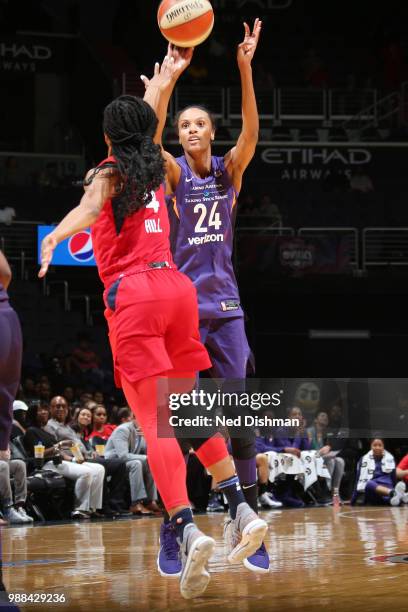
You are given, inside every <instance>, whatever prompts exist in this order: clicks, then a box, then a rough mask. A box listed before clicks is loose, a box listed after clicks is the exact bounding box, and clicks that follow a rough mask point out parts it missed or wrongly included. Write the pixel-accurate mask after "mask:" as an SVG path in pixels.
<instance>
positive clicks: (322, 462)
mask: <svg viewBox="0 0 408 612" xmlns="http://www.w3.org/2000/svg"><path fill="white" fill-rule="evenodd" d="M70 358H71V359H72V360H73V362H74V363H75V365H76V368H77V369H76V370H75V375H74V376H73V374H72V371H71V370H70V373H69V374H68V378H64V376H61V373H60V375H59V376H57V377H56V378H55V377H54V378H53V374H52V373H51V374H46V373H45V370H44V371H41V372H37V374H36V376H35V377H30V376H26V377H25V378H23V380H22V385H21V388H20V392H19V395H18V399H17V400H16V401H15V402H14V410H13V417H14V420H13V428H12V433H11V440H10V447H9V460H3V461H0V502H1V505H0V509H1V514H0V520H1V521H2V522H3V523H5V522H9V523H12V524H16V523H27V524H30V523H33V520H52V519H65V520H66V519H69V518H71V519H74V520H89V519H91V518H102V517H115V518H117V517H131V516H133V515H155V516H159V515H160V514H162V512H163V506H162V505H161V500H160V498H159V497H158V494H157V490H156V487H155V483H154V481H153V479H152V476H151V473H150V470H149V465H148V462H147V458H146V442H145V440H144V437H143V435H142V433H141V431H140V429H139V427H138V424H137V422H136V421H135V419H134V417H133V415H132V413H131V411H130V409H129V408H128V407H127V406H126V404H125V401H124V398H123V396H122V397H119V399H118V400H117V398H115V397H114V396H113V395H110V394H109V393H105V392H104V391H103V380H104V372H103V371H99V368H98V357H97V355H96V353H95V352H94V351H93V350H92V348H91V346H90V344H89V341H88V340H87V339H86V338H83V337H81V341H80V342H79V344H78V346H77V347H76V348H75V349H74V350H73V351H72V354H71V355H70V356H68V357H67V358H66V362H67V363H68V361H69V359H70ZM62 369H63V373H64V375H65V376H67V372H66V369H65V368H62ZM68 369H69V368H68ZM75 376H78V378H75ZM68 382H71V384H67V383H68ZM300 405H302V402H301V401H300V404H299V403H296V402H295V403H294V404H292V405H291V406H290V408H289V410H288V411H287V414H285V416H287V417H289V418H290V419H292V423H293V425H292V426H291V427H286V426H285V427H283V426H281V427H275V426H269V425H268V424H267V425H265V426H264V427H261V428H259V429H258V430H257V437H256V448H257V470H258V485H259V507H260V508H262V509H279V508H303V507H305V506H322V505H323V506H329V505H332V504H333V503H336V504H339V505H340V504H342V503H351V504H355V505H365V504H387V505H391V506H397V505H400V504H404V503H408V493H407V491H406V483H408V452H407V451H408V448H406V446H404V444H403V443H402V444H395V443H394V442H395V440H394V441H390V440H387V439H385V440H383V439H381V438H380V437H378V438H375V439H372V440H367V439H356V438H353V437H350V435H349V434H348V433H347V430H346V429H345V428H344V423H343V420H344V419H343V416H344V415H343V406H342V403H341V401H340V400H339V399H337V400H336V401H332V402H331V404H330V406H329V407H327V408H325V407H323V406H322V407H320V405H319V402H315V403H314V406H313V412H311V410H310V409H308V410H304V409H302V408H301V407H300ZM397 413H398V414H397ZM407 415H408V400H407V399H406V398H405V396H403V395H401V394H400V395H399V396H398V406H397V411H396V413H395V414H394V417H395V429H398V428H400V427H402V426H403V424H404V419H405V420H406V418H407ZM261 416H263V417H269V419H273V418H275V416H279V417H281V416H282V410H280V412H279V414H276V415H275V413H274V412H272V411H271V410H270V409H268V410H267V411H265V412H264V413H262V415H261ZM267 422H268V421H267ZM269 422H270V421H269ZM269 422H268V423H269ZM226 435H227V434H226ZM187 465H188V470H187V472H188V479H187V485H188V491H189V495H190V499H191V502H192V504H193V507H194V508H195V509H196V511H207V512H223V511H225V510H226V502H225V499H224V498H223V496H222V495H221V494H220V493H219V491H217V489H216V486H215V484H214V482H213V481H212V479H211V477H210V476H209V475H208V473H207V472H206V470H205V469H204V468H203V467H202V466H201V464H200V463H199V462H198V460H197V458H196V457H195V455H194V453H193V452H192V451H191V452H190V454H189V456H188V463H187Z"/></svg>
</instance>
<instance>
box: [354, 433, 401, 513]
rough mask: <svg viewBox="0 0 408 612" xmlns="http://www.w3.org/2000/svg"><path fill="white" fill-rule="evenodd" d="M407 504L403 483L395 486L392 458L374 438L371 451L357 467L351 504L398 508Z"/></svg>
mask: <svg viewBox="0 0 408 612" xmlns="http://www.w3.org/2000/svg"><path fill="white" fill-rule="evenodd" d="M401 501H402V502H403V503H408V494H407V493H406V488H405V483H404V482H398V483H397V484H396V469H395V460H394V457H393V456H392V455H391V453H389V452H388V451H387V450H385V448H384V442H383V440H381V439H380V438H375V439H374V440H372V442H371V450H370V451H369V452H368V453H367V454H366V455H364V456H363V457H362V458H361V459H360V461H359V462H358V466H357V486H356V488H355V491H354V493H353V497H352V500H351V503H352V504H356V503H357V504H358V505H362V504H374V505H378V504H380V505H381V504H382V505H383V504H387V505H388V504H390V505H391V506H399V505H400V503H401Z"/></svg>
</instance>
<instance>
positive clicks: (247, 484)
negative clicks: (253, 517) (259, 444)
mask: <svg viewBox="0 0 408 612" xmlns="http://www.w3.org/2000/svg"><path fill="white" fill-rule="evenodd" d="M234 463H235V468H236V470H237V474H238V478H239V482H240V483H241V487H242V492H243V494H244V497H245V501H246V503H247V504H248V506H251V508H252V510H253V511H254V512H256V513H257V514H258V486H257V476H256V458H255V457H251V459H235V457H234Z"/></svg>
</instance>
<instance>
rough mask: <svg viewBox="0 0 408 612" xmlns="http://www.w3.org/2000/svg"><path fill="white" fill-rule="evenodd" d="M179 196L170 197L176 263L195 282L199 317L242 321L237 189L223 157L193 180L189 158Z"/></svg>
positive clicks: (183, 160)
mask: <svg viewBox="0 0 408 612" xmlns="http://www.w3.org/2000/svg"><path fill="white" fill-rule="evenodd" d="M176 161H177V163H178V165H179V166H180V168H181V175H180V180H179V183H178V185H177V188H176V191H175V193H174V194H173V195H172V196H170V197H169V198H168V199H167V202H168V208H169V217H170V227H171V231H170V242H171V249H172V252H173V258H174V261H175V263H176V265H177V267H178V269H179V270H180V271H181V272H184V274H187V276H189V277H190V279H191V280H192V282H193V283H194V285H195V287H196V289H197V295H198V307H199V313H200V319H214V318H219V317H236V316H238V317H242V316H243V312H242V309H241V306H240V299H239V292H238V287H237V281H236V278H235V274H234V269H233V266H232V259H231V258H232V248H233V238H234V223H235V215H236V201H237V195H238V194H237V192H236V191H235V189H234V187H233V185H232V183H231V179H230V177H229V175H228V172H227V171H226V169H225V166H224V158H223V157H212V158H211V166H212V169H211V174H210V176H208V177H207V178H205V179H200V178H197V177H196V176H194V174H193V172H192V170H191V168H190V166H189V165H188V162H187V160H186V158H185V156H184V155H183V156H181V157H178V158H177V159H176Z"/></svg>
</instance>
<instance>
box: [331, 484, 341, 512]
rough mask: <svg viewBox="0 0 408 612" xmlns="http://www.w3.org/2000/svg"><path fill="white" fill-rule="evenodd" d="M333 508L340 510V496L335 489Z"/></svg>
mask: <svg viewBox="0 0 408 612" xmlns="http://www.w3.org/2000/svg"><path fill="white" fill-rule="evenodd" d="M332 501H333V508H334V509H335V510H338V509H339V508H340V495H339V490H338V488H337V487H335V488H334V489H333V500H332Z"/></svg>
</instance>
